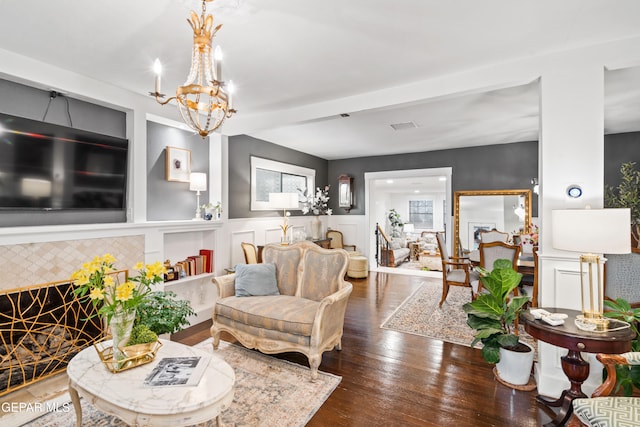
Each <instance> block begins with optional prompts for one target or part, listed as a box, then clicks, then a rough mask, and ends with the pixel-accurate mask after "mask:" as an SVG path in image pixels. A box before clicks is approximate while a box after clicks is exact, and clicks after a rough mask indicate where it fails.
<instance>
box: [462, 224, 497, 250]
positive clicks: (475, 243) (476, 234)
mask: <svg viewBox="0 0 640 427" xmlns="http://www.w3.org/2000/svg"><path fill="white" fill-rule="evenodd" d="M494 228H496V224H495V223H493V224H491V223H486V222H470V223H469V247H470V248H471V250H473V251H475V250H476V249H478V248H479V247H480V233H483V232H485V231H491V230H493V229H494Z"/></svg>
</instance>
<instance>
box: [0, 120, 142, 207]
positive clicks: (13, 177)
mask: <svg viewBox="0 0 640 427" xmlns="http://www.w3.org/2000/svg"><path fill="white" fill-rule="evenodd" d="M128 145H129V144H128V141H127V140H126V139H122V138H115V137H112V136H107V135H100V134H97V133H93V132H88V131H83V130H78V129H73V128H69V127H66V126H59V125H54V124H51V123H45V122H41V121H37V120H30V119H25V118H22V117H15V116H10V115H7V114H0V210H3V211H5V212H6V211H7V210H29V211H33V210H41V211H48V210H53V211H55V210H85V209H86V210H96V209H101V210H125V209H126V189H127V158H128Z"/></svg>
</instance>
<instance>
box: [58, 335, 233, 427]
mask: <svg viewBox="0 0 640 427" xmlns="http://www.w3.org/2000/svg"><path fill="white" fill-rule="evenodd" d="M161 342H162V344H163V346H162V347H161V348H160V349H159V350H158V354H157V355H156V358H155V359H154V360H153V361H152V362H150V363H148V364H146V365H142V366H138V367H135V368H132V369H129V370H126V371H122V372H118V373H115V374H114V373H112V372H110V371H109V370H108V369H107V367H106V366H105V365H104V364H103V363H102V361H101V360H100V357H99V356H98V353H97V351H96V349H95V348H94V347H93V346H92V347H87V348H85V349H84V350H82V351H81V352H80V353H78V354H77V355H75V356H74V357H73V359H71V361H70V362H69V365H68V366H67V375H68V376H69V394H70V395H71V400H72V402H73V406H74V408H75V411H76V426H78V427H80V426H81V425H82V408H81V406H80V396H81V397H83V398H84V399H86V400H87V402H89V403H90V404H92V405H93V406H95V407H96V408H98V409H100V410H101V411H103V412H105V413H108V414H112V415H115V416H116V417H118V418H120V419H121V420H123V421H124V422H126V423H128V424H130V425H135V426H154V427H161V426H167V427H176V426H188V425H193V424H199V423H204V422H206V421H208V420H212V419H214V418H217V419H218V423H219V421H220V418H219V415H220V412H221V411H222V410H224V409H225V408H227V407H228V406H229V405H230V404H231V401H232V400H233V387H234V384H235V373H234V372H233V368H231V366H229V365H228V364H227V363H226V362H225V361H224V360H222V359H221V358H219V357H217V356H216V355H214V354H212V353H208V352H205V351H202V350H199V349H196V348H192V347H189V346H186V345H183V344H179V343H175V342H171V341H166V340H162V341H161ZM183 356H210V357H211V360H210V361H209V364H208V366H207V369H206V371H205V373H204V375H203V376H202V378H201V379H200V382H199V383H198V385H197V386H169V387H148V386H144V385H143V381H144V379H145V378H146V377H147V375H148V374H149V373H150V372H151V370H152V369H153V368H154V367H155V366H156V364H157V363H158V362H159V361H160V359H162V358H163V357H183Z"/></svg>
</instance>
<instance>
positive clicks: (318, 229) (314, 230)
mask: <svg viewBox="0 0 640 427" xmlns="http://www.w3.org/2000/svg"><path fill="white" fill-rule="evenodd" d="M321 234H322V222H320V215H314V216H313V219H312V220H311V238H312V239H314V240H317V239H319V238H320V235H321Z"/></svg>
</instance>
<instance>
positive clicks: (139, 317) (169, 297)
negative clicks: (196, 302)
mask: <svg viewBox="0 0 640 427" xmlns="http://www.w3.org/2000/svg"><path fill="white" fill-rule="evenodd" d="M194 314H195V312H194V311H193V309H192V308H191V304H190V303H189V301H187V300H180V299H177V297H176V294H175V293H174V292H171V291H158V292H152V293H150V294H149V295H148V296H147V298H146V299H145V301H144V302H143V303H142V304H141V305H139V306H138V307H137V310H136V324H143V325H146V326H148V327H149V329H151V330H152V331H153V332H155V333H156V334H158V335H161V334H174V333H176V332H178V331H180V330H182V329H183V328H184V327H185V326H188V325H189V319H188V318H189V316H192V315H194Z"/></svg>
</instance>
